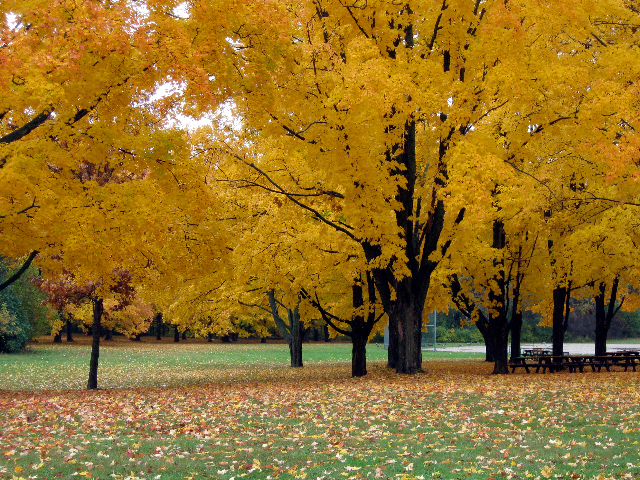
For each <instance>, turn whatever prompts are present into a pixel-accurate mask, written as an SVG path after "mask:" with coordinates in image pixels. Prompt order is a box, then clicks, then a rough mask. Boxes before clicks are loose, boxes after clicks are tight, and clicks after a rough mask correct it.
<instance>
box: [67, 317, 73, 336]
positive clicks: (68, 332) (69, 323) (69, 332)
mask: <svg viewBox="0 0 640 480" xmlns="http://www.w3.org/2000/svg"><path fill="white" fill-rule="evenodd" d="M67 342H73V333H72V332H71V318H70V317H69V315H67Z"/></svg>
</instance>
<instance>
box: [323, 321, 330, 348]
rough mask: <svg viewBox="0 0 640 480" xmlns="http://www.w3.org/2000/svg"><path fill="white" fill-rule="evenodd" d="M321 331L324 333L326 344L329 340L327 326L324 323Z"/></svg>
mask: <svg viewBox="0 0 640 480" xmlns="http://www.w3.org/2000/svg"><path fill="white" fill-rule="evenodd" d="M322 331H323V333H324V341H325V342H327V343H328V342H330V341H331V338H330V337H329V325H327V324H326V323H325V325H324V327H322Z"/></svg>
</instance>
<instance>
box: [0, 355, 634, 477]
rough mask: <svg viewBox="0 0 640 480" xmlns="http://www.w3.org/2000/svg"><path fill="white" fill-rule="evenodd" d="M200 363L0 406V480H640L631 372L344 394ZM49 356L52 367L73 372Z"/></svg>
mask: <svg viewBox="0 0 640 480" xmlns="http://www.w3.org/2000/svg"><path fill="white" fill-rule="evenodd" d="M219 347H220V348H222V347H228V346H226V345H225V346H219ZM233 347H234V348H237V349H238V351H243V348H244V347H241V346H239V345H238V346H233ZM309 347H311V346H309ZM114 348H115V347H114ZM120 348H121V350H122V351H120V352H113V355H112V361H114V362H115V360H114V359H119V360H118V362H120V364H122V365H126V364H127V361H130V362H132V363H131V364H130V365H129V371H130V375H131V376H132V377H136V378H141V377H140V374H139V373H136V372H138V371H139V370H141V369H142V368H145V367H144V365H143V366H141V365H139V364H137V363H133V362H138V361H141V360H143V357H144V355H143V352H145V350H140V348H142V347H139V346H138V347H126V348H122V347H120ZM145 348H146V347H145ZM160 348H161V347H160V346H156V350H159V349H160ZM162 348H163V347H162ZM208 348H210V346H207V345H200V346H188V345H182V346H181V347H179V348H178V347H174V350H175V351H174V354H175V353H177V352H178V351H182V352H183V353H184V354H185V356H187V357H188V358H190V359H191V360H197V362H196V363H198V365H200V366H201V367H202V371H203V372H206V373H203V374H202V377H201V378H198V379H197V381H192V382H191V383H190V384H189V385H182V386H177V385H179V384H180V382H181V381H182V380H183V379H184V377H183V372H181V371H180V366H181V365H182V366H184V365H186V363H183V361H182V360H179V359H177V358H178V356H177V355H172V354H170V350H171V349H168V350H164V351H163V352H164V353H163V354H164V355H167V358H165V359H164V360H162V361H163V362H165V364H164V365H165V367H167V368H166V372H167V373H166V374H167V375H169V372H173V374H174V375H173V376H172V377H166V378H165V379H163V381H168V382H170V383H171V385H175V386H171V387H163V388H158V387H154V388H149V387H144V388H143V387H138V388H118V389H111V390H108V389H107V390H100V391H97V392H96V391H94V392H87V391H84V390H67V391H39V392H38V391H10V390H3V391H0V478H7V479H26V478H34V479H35V478H38V479H54V478H73V477H84V478H94V479H111V478H114V479H123V480H124V479H128V480H135V479H200V478H215V479H223V480H230V479H236V480H237V479H239V478H247V479H276V478H280V479H294V478H306V479H314V480H316V479H327V480H328V479H342V478H372V479H373V478H383V479H385V478H390V479H395V478H398V479H417V478H440V479H457V478H471V479H487V478H511V479H514V478H522V479H527V478H531V479H534V480H535V479H538V480H542V479H545V478H563V479H574V480H577V479H585V480H586V479H600V478H602V479H625V478H640V450H639V448H638V445H639V443H638V442H639V441H640V407H639V405H640V389H638V380H640V372H638V373H635V372H612V373H604V372H603V373H584V374H569V373H559V374H553V375H551V374H547V375H527V374H517V375H508V376H491V375H489V372H490V371H491V365H488V364H486V363H485V362H482V361H480V360H474V359H465V360H443V359H427V360H426V361H425V367H426V370H427V372H426V373H424V374H419V375H416V376H400V375H396V374H395V373H393V372H390V371H389V370H388V369H385V368H384V367H383V364H382V363H374V364H373V365H372V367H371V373H370V375H368V376H367V377H366V378H360V379H353V378H349V365H348V362H344V361H343V362H341V363H336V362H335V359H331V360H327V361H320V360H318V361H315V362H313V361H309V362H307V366H305V367H304V368H302V369H291V368H285V367H281V366H279V365H273V364H265V365H259V364H251V365H247V364H246V362H247V361H248V360H246V361H244V362H236V363H233V364H226V365H224V366H223V367H221V366H220V365H213V364H212V363H211V362H210V363H207V362H208V360H207V359H208V356H207V355H206V354H205V353H206V352H207V351H208V350H207V349H208ZM246 348H248V347H246ZM269 348H275V347H269ZM318 348H329V347H324V346H318ZM331 348H335V347H331ZM46 350H48V349H45V351H46ZM69 350H70V352H68V353H67V355H68V356H69V359H75V360H79V359H80V358H82V359H84V355H79V354H78V356H74V355H76V352H75V350H78V352H80V351H82V348H79V347H75V348H69ZM214 350H215V351H217V348H215V349H214ZM307 350H310V351H311V350H313V349H312V348H307ZM146 351H147V352H148V355H151V356H154V358H156V360H154V362H160V361H161V360H158V358H161V356H162V355H161V354H160V353H153V354H152V349H148V350H146ZM251 351H252V350H251ZM228 352H229V351H228ZM58 353H59V351H58V352H57V353H56V354H54V353H51V354H49V356H48V357H47V358H48V359H49V360H50V365H52V366H57V367H60V366H61V365H62V364H64V365H69V364H71V363H72V362H70V361H69V362H68V363H60V361H59V360H56V361H55V362H53V359H54V358H57V357H56V356H55V355H57V354H58ZM32 355H35V353H34V354H32ZM44 356H45V357H46V355H44ZM105 356H106V357H108V356H109V355H107V354H105ZM309 356H310V357H311V352H309ZM320 356H321V357H322V358H329V357H328V355H327V354H326V353H325V354H323V355H320ZM239 357H240V356H239V355H238V356H234V358H236V359H237V358H239ZM12 358H13V357H12ZM28 358H29V356H24V357H22V360H20V361H22V362H24V363H25V364H28V363H29V362H28V361H27V360H25V359H28ZM31 358H33V357H31ZM216 358H218V359H220V358H222V357H221V356H218V357H216ZM252 358H253V357H252ZM127 359H129V360H127ZM20 361H13V360H12V361H11V362H13V363H12V365H13V366H17V365H18V364H19V362H20ZM3 362H4V363H3ZM6 362H7V360H6V359H5V357H2V359H1V360H0V365H6ZM56 362H57V363H56ZM151 365H154V366H156V367H157V364H156V363H152V364H151ZM41 366H42V365H41ZM19 368H22V369H25V368H26V367H25V366H24V365H23V366H20V367H19ZM42 368H44V367H42ZM105 370H106V369H105ZM7 373H8V372H7V370H6V367H2V368H1V369H0V375H5V374H7ZM122 374H123V375H124V374H125V372H122ZM147 375H148V376H150V375H151V371H149V372H147ZM188 378H190V379H191V380H193V376H192V375H191V376H189V377H188ZM121 380H122V381H125V380H126V379H124V378H122V379H121ZM207 381H209V383H204V382H207ZM198 382H202V383H200V384H198Z"/></svg>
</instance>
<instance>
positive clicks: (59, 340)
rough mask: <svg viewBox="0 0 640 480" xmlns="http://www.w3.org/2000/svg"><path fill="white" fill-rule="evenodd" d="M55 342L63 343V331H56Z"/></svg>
mask: <svg viewBox="0 0 640 480" xmlns="http://www.w3.org/2000/svg"><path fill="white" fill-rule="evenodd" d="M53 343H62V332H56V334H55V335H54V336H53Z"/></svg>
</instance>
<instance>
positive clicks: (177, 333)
mask: <svg viewBox="0 0 640 480" xmlns="http://www.w3.org/2000/svg"><path fill="white" fill-rule="evenodd" d="M179 342H180V331H179V330H178V325H175V328H174V330H173V343H179Z"/></svg>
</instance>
